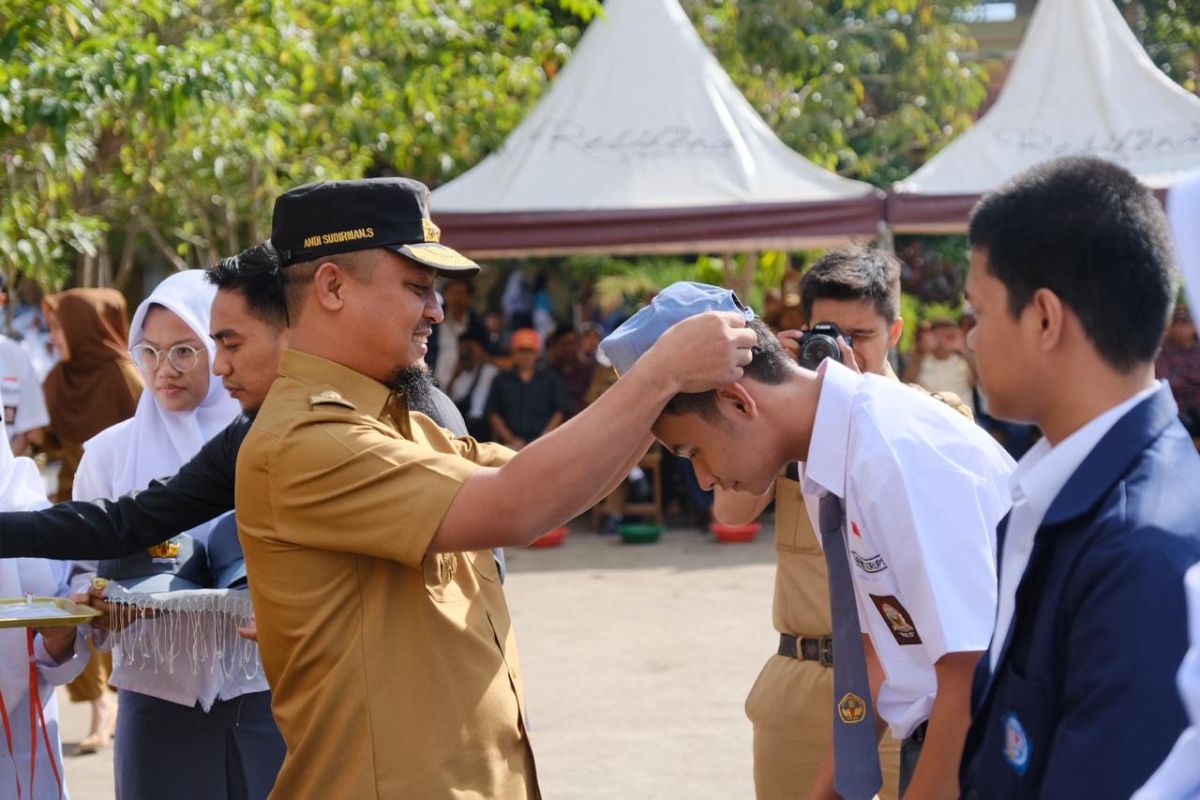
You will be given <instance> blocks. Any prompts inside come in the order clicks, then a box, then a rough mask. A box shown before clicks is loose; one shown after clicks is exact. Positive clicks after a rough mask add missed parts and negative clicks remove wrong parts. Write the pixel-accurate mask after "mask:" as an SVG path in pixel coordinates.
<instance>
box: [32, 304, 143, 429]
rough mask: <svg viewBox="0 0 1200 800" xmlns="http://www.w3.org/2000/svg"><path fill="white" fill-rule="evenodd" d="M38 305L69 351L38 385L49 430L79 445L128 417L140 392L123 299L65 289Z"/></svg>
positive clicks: (139, 382) (135, 407) (139, 376)
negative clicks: (59, 330) (51, 318)
mask: <svg viewBox="0 0 1200 800" xmlns="http://www.w3.org/2000/svg"><path fill="white" fill-rule="evenodd" d="M42 305H43V307H44V308H45V310H46V315H47V317H49V316H50V315H51V314H53V315H54V316H56V317H57V318H58V324H59V326H60V327H62V332H63V338H65V339H66V341H67V349H68V350H69V352H68V354H67V360H64V361H59V362H58V364H56V365H55V366H54V369H53V370H51V371H50V374H49V375H47V376H46V382H45V384H44V386H43V389H44V391H45V393H46V406H47V408H48V410H49V411H50V425H51V427H52V428H53V429H54V433H55V434H56V435H57V436H58V437H59V439H61V440H64V441H69V442H79V443H82V442H85V441H87V440H88V439H90V438H92V437H93V436H95V435H96V434H97V433H99V432H100V431H102V430H104V429H105V428H107V427H109V426H111V425H115V424H117V423H118V422H121V421H122V420H126V419H129V418H130V417H132V416H133V412H134V411H135V410H136V409H137V403H138V398H139V397H140V396H141V393H142V377H141V375H140V374H139V373H138V370H137V367H135V366H134V365H133V361H132V360H131V359H130V357H129V339H128V336H127V333H126V332H127V331H128V329H129V320H128V317H127V316H126V313H125V298H124V297H123V296H122V295H121V293H120V292H118V291H116V290H115V289H68V290H67V291H65V292H59V293H58V294H52V295H50V296H49V297H47V298H46V299H45V300H43V301H42Z"/></svg>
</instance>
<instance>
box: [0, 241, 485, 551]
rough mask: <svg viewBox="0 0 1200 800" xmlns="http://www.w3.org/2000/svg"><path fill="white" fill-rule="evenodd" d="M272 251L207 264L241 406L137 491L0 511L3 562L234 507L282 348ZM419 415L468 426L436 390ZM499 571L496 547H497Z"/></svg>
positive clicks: (216, 368)
mask: <svg viewBox="0 0 1200 800" xmlns="http://www.w3.org/2000/svg"><path fill="white" fill-rule="evenodd" d="M278 270H279V257H278V255H277V254H276V252H275V249H274V247H272V246H271V243H270V242H264V243H262V244H259V245H255V246H254V247H251V248H249V249H248V250H245V251H243V252H242V253H240V254H238V255H236V256H232V257H230V258H226V259H223V260H222V261H221V262H220V263H219V264H217V265H216V266H214V267H212V268H211V269H209V270H208V279H209V280H210V281H212V283H213V284H215V285H216V286H217V289H218V291H217V296H216V299H215V300H214V301H213V310H212V336H213V338H214V339H215V340H216V343H217V354H216V358H215V359H214V361H213V374H215V375H216V376H217V377H219V378H221V380H222V383H223V384H224V385H225V388H226V389H227V390H228V391H229V394H230V395H231V396H233V398H234V399H236V400H237V401H238V402H239V403H240V404H241V406H242V409H243V411H244V412H245V413H244V414H243V415H242V416H241V417H239V418H238V419H236V420H234V421H233V422H232V423H231V424H230V425H229V426H228V427H227V428H226V429H225V430H224V431H222V432H221V433H220V434H218V435H217V436H215V437H213V438H212V440H211V441H209V442H208V443H207V444H206V445H205V446H204V447H203V448H202V449H201V450H200V452H199V453H197V454H196V456H195V457H194V458H193V459H192V460H191V461H189V462H188V463H186V464H184V465H183V467H181V468H180V470H179V472H178V473H177V474H176V475H173V476H170V477H164V478H162V479H159V480H155V481H153V482H151V484H150V485H149V487H147V488H146V489H145V490H143V491H136V492H130V493H129V494H126V495H123V496H122V497H119V498H116V499H112V500H108V499H101V500H95V501H88V502H78V501H76V502H66V503H59V504H57V505H54V506H51V507H50V508H46V509H43V510H41V511H28V512H16V511H14V512H7V513H0V558H58V559H101V558H121V557H124V556H127V555H130V554H132V553H135V552H137V551H139V550H144V549H146V548H148V547H151V546H153V545H156V544H158V543H159V542H161V541H164V540H166V539H168V538H170V537H172V536H174V535H175V534H177V533H179V532H181V531H185V530H189V529H191V528H193V527H195V526H196V525H199V524H201V523H204V522H207V521H208V520H210V519H215V518H216V517H218V516H220V515H221V514H224V513H225V512H227V511H230V510H232V509H233V480H234V469H235V466H236V464H237V453H238V448H239V447H240V446H241V444H242V440H243V439H244V438H245V437H246V432H247V431H248V430H250V423H251V422H252V421H253V419H254V414H255V413H257V411H258V407H259V406H261V405H262V401H263V398H265V397H266V395H267V390H268V389H269V388H270V387H271V383H272V382H273V381H274V380H275V375H276V371H277V369H278V366H279V356H280V354H282V352H283V349H284V348H285V347H286V346H287V307H286V304H285V303H284V298H283V287H282V284H281V282H280V278H279V274H278ZM427 396H428V399H429V403H430V405H429V407H428V408H427V409H425V413H427V414H429V415H430V416H431V417H432V418H434V419H436V420H438V421H439V422H440V423H442V424H443V425H445V426H446V427H447V428H449V429H450V430H452V431H454V432H455V433H459V434H465V432H466V426H465V423H463V421H462V416H461V415H460V414H459V413H458V411H457V409H456V408H455V406H454V404H453V403H452V402H450V400H449V398H447V397H446V396H445V395H443V394H442V393H441V392H439V391H438V390H437V389H433V390H432V393H429V394H427ZM496 557H497V565H498V566H499V568H500V570H501V572H502V573H503V569H504V568H503V552H502V551H500V550H497V551H496Z"/></svg>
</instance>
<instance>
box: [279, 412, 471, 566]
mask: <svg viewBox="0 0 1200 800" xmlns="http://www.w3.org/2000/svg"><path fill="white" fill-rule="evenodd" d="M272 461H273V462H274V463H272V464H270V470H271V473H272V476H273V480H272V481H271V486H272V489H271V497H270V502H271V504H272V506H273V507H274V508H273V510H274V513H275V518H276V521H277V526H276V531H275V535H276V536H277V537H278V538H279V539H280V540H281V541H284V542H289V543H293V544H296V545H300V546H303V547H310V548H317V549H325V550H334V551H338V552H348V553H358V554H361V555H366V556H372V557H375V558H387V559H390V560H393V561H398V562H400V563H402V564H406V565H408V566H411V567H417V566H419V565H420V563H421V559H422V558H423V557H424V556H425V551H426V550H427V549H428V547H429V542H430V541H431V540H432V539H433V535H434V533H436V532H437V529H438V526H439V525H440V524H441V521H442V517H444V516H445V514H446V511H447V510H448V509H449V508H450V505H451V503H453V502H454V497H455V495H457V494H458V490H459V489H460V488H461V487H462V485H463V483H465V482H466V480H467V478H468V477H470V475H471V473H473V472H474V471H475V470H477V469H479V465H478V464H476V463H474V462H473V461H471V460H469V459H468V458H464V457H462V456H460V455H457V454H454V453H444V452H438V451H436V450H434V449H431V448H429V447H426V446H425V445H422V444H417V443H415V442H411V441H409V440H407V439H403V438H400V437H395V436H389V435H388V434H386V433H384V432H382V431H380V430H379V429H378V428H376V427H374V426H372V425H370V424H368V423H365V422H362V421H361V420H355V419H338V418H332V419H331V418H326V419H324V420H320V421H319V424H310V425H305V426H302V427H299V428H297V429H295V430H293V431H292V432H291V433H290V434H289V435H288V436H286V437H285V438H284V439H282V440H280V441H279V443H278V445H277V447H276V450H275V453H274V457H273V458H272Z"/></svg>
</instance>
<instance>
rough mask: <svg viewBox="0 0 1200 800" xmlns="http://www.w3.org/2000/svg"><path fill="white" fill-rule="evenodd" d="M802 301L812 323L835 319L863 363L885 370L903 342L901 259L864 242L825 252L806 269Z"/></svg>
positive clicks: (864, 367)
mask: <svg viewBox="0 0 1200 800" xmlns="http://www.w3.org/2000/svg"><path fill="white" fill-rule="evenodd" d="M800 301H801V304H802V306H803V308H804V315H805V317H806V318H807V319H808V322H809V324H810V325H816V324H818V323H822V322H832V323H833V324H834V325H837V326H838V328H839V329H841V331H842V333H845V334H849V335H850V337H851V341H853V342H854V344H853V350H854V357H855V360H857V361H858V366H859V368H860V369H862V370H863V371H864V372H874V373H882V372H883V371H884V364H885V363H886V362H887V355H888V351H889V350H891V349H892V348H893V347H895V346H896V342H898V341H899V340H900V333H901V331H903V330H904V320H903V319H901V317H900V261H899V259H897V258H896V257H895V256H894V255H892V254H891V253H886V252H884V251H882V250H876V249H872V248H867V247H862V246H857V245H856V246H852V247H846V248H843V249H841V250H834V251H832V252H830V253H827V254H826V255H824V256H823V257H822V258H821V259H820V260H818V261H817V262H816V263H815V264H813V265H812V267H811V268H810V269H809V270H808V271H807V272H806V273H804V277H803V278H802V279H801V282H800Z"/></svg>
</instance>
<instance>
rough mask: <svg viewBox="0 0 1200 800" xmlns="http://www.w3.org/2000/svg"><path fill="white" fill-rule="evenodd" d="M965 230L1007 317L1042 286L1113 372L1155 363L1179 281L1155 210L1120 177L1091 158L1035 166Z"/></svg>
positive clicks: (986, 203)
mask: <svg viewBox="0 0 1200 800" xmlns="http://www.w3.org/2000/svg"><path fill="white" fill-rule="evenodd" d="M967 233H968V238H969V239H970V243H971V247H972V248H977V249H978V250H980V251H982V252H983V254H984V255H985V256H986V265H987V270H988V272H989V273H991V274H992V275H993V276H995V277H996V278H997V279H998V280H999V281H1000V282H1001V283H1003V284H1004V287H1005V288H1006V289H1007V291H1008V311H1009V314H1011V315H1012V316H1013V317H1014V318H1016V317H1019V316H1020V315H1021V312H1022V311H1024V310H1025V308H1026V306H1028V305H1029V302H1030V300H1031V299H1032V298H1033V294H1034V292H1036V291H1037V290H1038V289H1043V288H1045V289H1049V290H1050V291H1052V292H1054V294H1055V295H1057V296H1058V297H1059V299H1060V300H1062V302H1063V304H1064V305H1066V306H1067V307H1068V308H1070V309H1071V310H1072V311H1073V312H1074V313H1075V315H1076V316H1078V317H1079V321H1080V323H1081V324H1082V325H1083V329H1084V332H1085V333H1086V334H1087V336H1088V338H1089V339H1090V340H1091V342H1092V344H1093V345H1095V347H1096V350H1097V352H1098V353H1099V354H1100V357H1101V358H1103V359H1104V361H1105V362H1106V363H1108V364H1109V365H1110V366H1112V367H1113V368H1114V369H1116V370H1118V371H1120V372H1126V373H1127V372H1129V371H1131V370H1132V369H1134V368H1135V367H1136V366H1138V365H1139V364H1145V363H1147V362H1150V361H1153V360H1154V359H1155V357H1156V355H1157V354H1158V348H1159V346H1160V345H1161V343H1162V339H1163V334H1164V333H1165V332H1166V327H1167V319H1168V317H1169V316H1170V313H1171V305H1172V303H1173V301H1174V299H1175V291H1176V285H1177V280H1178V278H1177V275H1176V271H1175V265H1174V257H1173V255H1172V251H1171V244H1170V238H1169V236H1168V234H1167V223H1166V215H1165V214H1164V213H1163V209H1162V206H1161V205H1160V204H1159V202H1158V200H1156V199H1155V197H1154V195H1153V194H1152V193H1151V192H1150V191H1149V190H1148V189H1147V188H1146V187H1144V186H1142V184H1141V183H1139V182H1138V179H1137V178H1135V177H1134V176H1133V175H1131V174H1130V173H1129V172H1127V171H1126V170H1124V169H1122V168H1121V167H1118V166H1117V165H1115V164H1112V163H1109V162H1107V161H1103V160H1101V159H1098V158H1078V157H1072V158H1061V159H1056V160H1054V161H1048V162H1046V163H1044V164H1039V165H1038V166H1036V167H1033V168H1032V169H1029V170H1027V171H1025V172H1023V173H1021V174H1020V175H1018V176H1017V177H1016V178H1014V179H1012V180H1011V181H1009V182H1008V183H1006V184H1004V185H1003V186H1001V187H1000V188H999V189H997V190H996V191H994V192H992V193H991V194H989V195H987V196H985V197H984V198H983V199H982V200H981V201H980V202H979V204H978V205H977V206H976V207H975V210H974V211H973V212H972V213H971V222H970V227H969V229H968V232H967Z"/></svg>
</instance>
